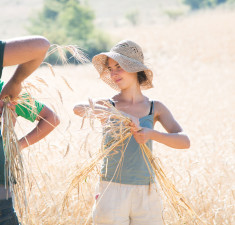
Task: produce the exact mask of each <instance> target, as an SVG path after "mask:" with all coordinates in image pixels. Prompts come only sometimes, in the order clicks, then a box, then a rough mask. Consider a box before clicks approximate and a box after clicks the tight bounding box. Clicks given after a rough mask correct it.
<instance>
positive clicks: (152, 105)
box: [149, 101, 154, 115]
mask: <svg viewBox="0 0 235 225" xmlns="http://www.w3.org/2000/svg"><path fill="white" fill-rule="evenodd" d="M153 103H154V102H153V101H151V106H150V111H149V115H151V114H153V112H154V104H153Z"/></svg>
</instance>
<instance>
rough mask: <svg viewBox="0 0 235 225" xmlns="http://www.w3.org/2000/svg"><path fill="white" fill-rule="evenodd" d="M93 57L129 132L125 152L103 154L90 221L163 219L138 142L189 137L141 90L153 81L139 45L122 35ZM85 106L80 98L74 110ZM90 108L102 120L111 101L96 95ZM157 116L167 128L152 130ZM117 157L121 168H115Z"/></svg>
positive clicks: (178, 143) (175, 142)
mask: <svg viewBox="0 0 235 225" xmlns="http://www.w3.org/2000/svg"><path fill="white" fill-rule="evenodd" d="M92 63H93V65H94V66H95V68H96V69H97V71H98V72H99V74H100V77H101V79H102V80H103V81H104V82H106V83H107V84H108V85H110V86H111V87H112V88H114V89H116V90H117V91H119V93H118V94H117V95H115V96H113V97H112V98H111V99H107V100H106V101H107V102H110V103H111V104H112V105H113V106H114V107H115V108H116V109H117V110H119V111H120V112H121V113H122V114H124V115H125V116H127V117H129V118H130V120H131V122H130V126H131V132H132V137H131V139H130V141H129V142H128V144H127V146H125V151H124V155H122V154H121V153H118V151H115V152H116V153H115V154H113V153H112V154H109V155H107V157H105V158H104V160H103V165H102V169H101V174H102V176H101V178H100V182H99V187H98V191H97V193H96V194H97V195H96V201H97V202H96V204H95V205H94V210H93V221H94V224H118V225H120V224H143V225H146V224H148V225H151V224H153V225H160V224H163V221H162V205H161V199H160V196H159V192H157V191H156V189H154V186H155V185H150V184H153V183H155V179H154V178H153V177H154V174H153V172H152V170H151V169H149V168H148V165H147V163H146V161H145V159H144V157H143V154H142V153H141V150H140V144H147V146H148V147H149V148H150V149H152V141H157V142H159V143H162V144H165V145H167V146H170V147H172V148H178V149H185V148H189V146H190V141H189V138H188V137H187V135H185V134H183V132H182V128H181V126H180V125H179V124H178V123H177V121H176V120H175V119H174V117H173V116H172V114H171V112H170V111H169V110H168V109H167V107H166V106H165V105H164V104H162V103H161V102H159V101H150V100H149V98H148V97H146V96H144V95H143V93H142V90H144V89H149V88H152V87H153V85H152V78H153V74H152V71H151V70H150V69H149V68H148V67H147V66H146V65H145V64H144V56H143V53H142V49H141V48H140V46H138V45H137V44H136V43H134V42H132V41H129V40H123V41H121V42H119V43H118V44H116V45H115V46H114V47H113V48H112V49H111V50H110V52H105V53H101V54H98V55H96V56H95V57H94V58H93V60H92ZM89 107H90V106H89V105H88V104H78V105H76V106H75V107H74V113H75V114H77V115H79V116H85V114H86V110H87V108H89ZM94 109H95V110H94V113H96V114H98V116H99V118H100V119H101V122H102V123H105V121H106V119H107V116H106V117H105V115H104V116H103V114H101V112H103V110H104V109H105V110H107V111H109V110H110V107H109V106H108V105H107V104H104V101H97V102H96V104H95V107H94ZM100 109H102V110H100ZM157 121H159V122H160V123H161V124H162V126H163V127H164V128H165V130H166V132H164V133H163V132H159V131H157V130H154V125H155V123H156V122H157ZM107 136H108V135H107ZM107 138H108V137H107ZM116 150H118V148H117V149H116ZM121 157H122V163H121V172H118V173H117V170H118V167H119V162H120V159H121ZM97 203H98V204H97Z"/></svg>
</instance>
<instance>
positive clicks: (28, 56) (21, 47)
mask: <svg viewBox="0 0 235 225" xmlns="http://www.w3.org/2000/svg"><path fill="white" fill-rule="evenodd" d="M49 47H50V43H49V41H48V40H47V39H46V38H44V37H42V36H28V37H20V38H16V39H11V40H7V41H6V45H5V50H4V56H3V67H5V66H12V65H18V67H17V68H16V70H15V72H14V74H13V75H12V77H11V78H10V80H9V81H8V82H7V83H6V84H5V86H4V87H3V89H2V92H1V94H0V99H4V98H5V97H6V96H9V97H10V98H11V99H14V98H16V97H17V96H18V95H19V93H20V91H21V89H22V87H21V82H22V81H23V80H24V79H26V78H27V77H28V76H29V75H30V74H32V73H33V72H34V71H35V70H36V69H37V68H38V67H39V66H40V64H41V63H42V61H43V60H44V57H45V55H46V53H47V50H48V49H49Z"/></svg>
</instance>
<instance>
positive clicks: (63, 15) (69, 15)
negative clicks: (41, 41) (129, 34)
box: [28, 0, 110, 63]
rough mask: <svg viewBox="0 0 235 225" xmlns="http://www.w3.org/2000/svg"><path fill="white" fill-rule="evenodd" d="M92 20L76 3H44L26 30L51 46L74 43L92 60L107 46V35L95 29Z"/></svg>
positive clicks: (59, 0) (53, 0)
mask: <svg viewBox="0 0 235 225" xmlns="http://www.w3.org/2000/svg"><path fill="white" fill-rule="evenodd" d="M94 19H95V14H94V12H93V11H92V10H91V9H90V8H89V7H88V6H85V5H82V4H80V2H79V1H78V0H44V5H43V8H42V10H41V11H39V12H38V14H37V15H35V16H33V17H32V19H31V24H30V26H29V27H28V31H29V32H30V33H31V34H41V35H44V36H46V37H47V38H48V39H49V40H50V42H51V43H54V44H59V45H66V44H74V45H75V44H76V45H78V46H79V47H82V48H83V49H85V50H87V54H88V55H89V57H92V56H94V55H95V54H97V53H98V52H100V51H106V50H108V49H109V47H110V41H109V38H108V36H107V35H106V34H104V33H103V32H101V31H100V30H98V29H96V28H95V26H94ZM51 61H53V59H52V57H51ZM52 63H53V62H52Z"/></svg>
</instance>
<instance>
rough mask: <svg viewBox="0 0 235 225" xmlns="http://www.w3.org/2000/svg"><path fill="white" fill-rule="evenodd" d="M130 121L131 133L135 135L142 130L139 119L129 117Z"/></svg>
mask: <svg viewBox="0 0 235 225" xmlns="http://www.w3.org/2000/svg"><path fill="white" fill-rule="evenodd" d="M129 119H130V120H131V122H130V124H129V125H130V127H131V132H132V133H135V132H138V131H139V130H141V129H142V128H141V126H140V121H139V119H138V118H137V117H134V116H129Z"/></svg>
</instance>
